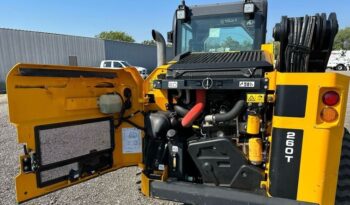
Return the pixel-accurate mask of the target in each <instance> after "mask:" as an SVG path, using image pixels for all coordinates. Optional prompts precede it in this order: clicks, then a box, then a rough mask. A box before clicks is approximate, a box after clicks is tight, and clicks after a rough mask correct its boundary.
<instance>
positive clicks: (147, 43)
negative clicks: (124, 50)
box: [142, 40, 156, 46]
mask: <svg viewBox="0 0 350 205" xmlns="http://www.w3.org/2000/svg"><path fill="white" fill-rule="evenodd" d="M142 44H145V45H149V46H155V45H156V41H155V40H144V41H142Z"/></svg>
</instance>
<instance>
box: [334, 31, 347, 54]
mask: <svg viewBox="0 0 350 205" xmlns="http://www.w3.org/2000/svg"><path fill="white" fill-rule="evenodd" d="M345 41H348V42H350V27H347V28H344V29H341V30H340V31H339V32H338V34H337V36H336V37H335V41H334V47H333V49H334V50H340V49H343V44H344V42H345Z"/></svg>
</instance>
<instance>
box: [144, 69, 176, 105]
mask: <svg viewBox="0 0 350 205" xmlns="http://www.w3.org/2000/svg"><path fill="white" fill-rule="evenodd" d="M169 66H170V64H168V65H163V66H160V67H158V68H156V69H155V70H154V71H153V72H152V73H151V74H150V75H149V76H148V78H147V79H145V81H144V82H143V89H144V96H147V95H153V96H154V101H155V103H146V104H145V111H149V110H166V104H167V103H168V92H167V90H159V89H153V81H154V80H157V79H158V76H159V75H165V74H166V72H167V69H168V67H169ZM148 100H149V99H146V101H147V102H148Z"/></svg>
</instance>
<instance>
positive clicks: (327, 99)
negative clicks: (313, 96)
mask: <svg viewBox="0 0 350 205" xmlns="http://www.w3.org/2000/svg"><path fill="white" fill-rule="evenodd" d="M339 99H340V97H339V94H338V93H337V92H335V91H328V92H326V93H325V94H324V95H323V97H322V101H323V103H324V104H325V105H328V106H334V105H336V104H337V103H338V102H339Z"/></svg>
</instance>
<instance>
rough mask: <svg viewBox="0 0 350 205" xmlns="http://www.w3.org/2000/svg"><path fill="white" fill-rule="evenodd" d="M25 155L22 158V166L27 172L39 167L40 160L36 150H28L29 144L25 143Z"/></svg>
mask: <svg viewBox="0 0 350 205" xmlns="http://www.w3.org/2000/svg"><path fill="white" fill-rule="evenodd" d="M23 149H24V154H25V156H24V157H23V158H22V167H23V171H24V172H25V173H28V172H35V171H37V170H38V169H39V161H38V158H37V156H36V153H35V152H32V151H28V149H27V146H26V145H23Z"/></svg>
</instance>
